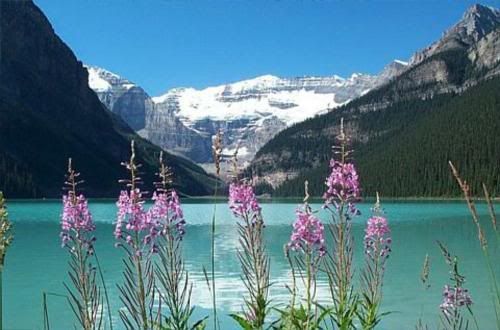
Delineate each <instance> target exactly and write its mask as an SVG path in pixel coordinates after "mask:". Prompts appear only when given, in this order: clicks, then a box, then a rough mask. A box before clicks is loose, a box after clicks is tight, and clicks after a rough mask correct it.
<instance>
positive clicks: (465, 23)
mask: <svg viewBox="0 0 500 330" xmlns="http://www.w3.org/2000/svg"><path fill="white" fill-rule="evenodd" d="M498 28H500V10H499V9H497V8H493V7H487V6H483V5H480V4H475V5H473V6H471V7H469V9H467V10H466V11H465V13H464V14H463V16H462V18H461V19H460V20H459V21H458V22H457V23H456V24H455V25H453V26H452V27H451V28H449V29H448V30H447V31H446V32H445V33H444V34H443V36H442V38H441V39H439V40H438V41H436V42H434V43H433V44H432V45H430V46H429V47H427V48H425V49H423V50H422V51H419V52H417V53H415V54H414V55H413V56H412V58H411V59H410V65H414V64H417V63H420V62H422V61H423V60H424V59H426V58H428V57H430V56H432V55H434V54H437V53H440V52H444V51H447V50H450V49H469V48H470V47H472V46H474V45H475V44H477V43H478V42H479V41H480V40H481V39H483V38H484V37H485V36H486V35H488V34H490V33H491V32H493V31H495V30H496V29H498Z"/></svg>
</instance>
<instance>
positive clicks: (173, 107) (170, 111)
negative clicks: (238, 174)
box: [89, 61, 406, 163]
mask: <svg viewBox="0 0 500 330" xmlns="http://www.w3.org/2000/svg"><path fill="white" fill-rule="evenodd" d="M405 67H406V64H405V63H404V62H401V61H395V62H393V63H391V64H390V65H388V66H387V67H386V68H385V69H384V71H383V72H382V73H381V74H380V75H378V76H370V75H363V74H353V75H352V76H351V77H349V78H347V79H344V78H341V77H338V76H332V77H298V78H278V77H275V76H271V75H267V76H261V77H257V78H255V79H250V80H245V81H240V82H236V83H232V84H226V85H221V86H215V87H209V88H206V89H203V90H196V89H193V88H175V89H172V90H169V91H168V92H167V93H166V94H164V95H162V96H159V97H154V98H152V102H153V105H152V106H151V107H149V106H148V107H145V108H144V112H145V114H144V116H145V120H144V129H141V128H136V130H138V131H139V133H140V134H141V136H143V137H145V138H147V139H149V140H150V141H152V142H153V143H155V144H157V145H159V146H161V147H163V148H166V149H168V150H170V151H172V152H174V153H177V154H181V155H184V156H186V157H188V158H190V159H192V160H194V161H196V162H198V163H206V162H210V161H211V159H212V155H211V148H210V146H211V137H212V136H213V135H214V134H215V133H216V132H217V130H219V129H222V130H223V131H224V146H225V152H227V153H231V152H233V151H234V150H235V148H236V147H237V146H238V147H239V155H240V159H242V160H244V161H249V160H251V159H252V158H253V156H254V155H255V153H256V152H257V150H259V148H260V147H261V146H263V145H264V144H265V143H266V142H267V141H269V140H270V139H271V138H272V137H273V136H275V135H276V134H277V133H279V132H280V131H281V130H283V129H285V128H286V127H288V126H290V125H292V124H294V123H297V122H300V121H302V120H304V119H306V118H309V117H313V116H315V115H317V114H321V113H324V112H326V111H327V110H328V109H332V108H335V107H337V106H339V105H342V104H345V103H347V102H349V101H350V100H352V99H354V98H356V97H358V96H360V95H363V94H364V93H366V92H368V91H369V90H371V89H372V88H374V87H375V86H378V85H381V84H383V83H385V82H387V81H389V80H390V79H392V78H393V77H395V76H396V75H398V74H400V73H401V72H402V71H404V68H405ZM89 72H90V73H92V72H95V73H96V74H95V75H96V76H97V77H98V78H99V79H92V74H91V76H90V81H89V84H90V86H91V87H92V88H93V89H94V90H95V91H96V92H97V94H98V95H99V97H100V99H101V101H102V102H103V103H104V104H106V105H107V106H108V108H110V109H111V110H112V111H113V112H115V113H119V114H121V116H122V117H123V118H124V119H126V120H127V118H129V117H128V116H130V114H131V113H133V114H134V115H135V114H137V117H138V116H139V111H135V108H133V107H132V106H131V105H129V104H128V103H125V102H123V103H120V104H119V103H118V102H116V100H117V99H120V98H123V95H127V94H126V93H125V94H123V92H122V91H123V90H124V89H127V88H130V87H129V86H134V87H137V86H136V85H134V84H132V83H131V82H130V81H128V80H126V79H124V78H121V77H119V76H117V75H116V74H113V73H111V72H108V71H106V70H103V69H99V68H95V67H91V68H89ZM140 103H141V104H142V103H144V104H150V103H151V102H150V99H149V98H146V99H144V100H143V99H142V98H140ZM137 117H135V116H134V118H137Z"/></svg>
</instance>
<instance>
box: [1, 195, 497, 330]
mask: <svg viewBox="0 0 500 330" xmlns="http://www.w3.org/2000/svg"><path fill="white" fill-rule="evenodd" d="M296 206H297V205H296V204H294V203H278V202H275V203H266V204H264V205H263V214H264V217H265V221H266V223H267V227H266V241H267V247H268V251H269V253H270V256H271V276H272V282H273V283H274V285H273V286H272V289H271V296H272V297H273V300H274V302H275V303H276V304H279V303H284V302H286V301H287V299H288V296H287V291H286V289H285V287H284V285H285V283H289V282H290V271H289V269H288V267H287V262H286V259H285V258H284V256H283V245H284V244H285V243H286V242H287V240H288V238H289V235H290V229H291V223H292V221H293V219H294V209H295V207H296ZM320 206H321V205H320V204H314V205H313V207H315V208H316V209H318V210H319V209H320ZM370 206H371V205H369V204H361V205H360V208H361V211H362V216H361V217H359V218H357V219H356V220H355V221H354V226H353V229H354V235H355V238H356V242H357V244H356V245H357V250H356V256H357V259H356V263H357V264H361V262H362V260H361V255H362V251H361V248H362V247H361V245H362V237H363V227H364V222H365V221H366V219H367V217H368V216H369V214H370V213H369V208H370ZM384 207H385V211H386V214H387V216H388V218H389V221H390V224H391V228H392V236H393V253H392V255H391V258H390V259H389V260H388V266H387V274H386V277H385V286H384V301H383V310H384V311H391V312H392V313H391V314H390V315H389V316H387V317H386V318H385V319H384V321H383V323H382V324H381V326H380V329H414V324H415V322H416V320H417V318H418V317H419V316H420V315H423V318H424V319H426V320H427V321H428V323H429V325H430V326H431V328H436V324H437V321H438V305H439V304H440V301H441V290H442V287H443V285H444V284H445V283H446V282H447V279H448V273H447V268H446V265H445V263H444V261H443V258H442V257H441V255H440V253H439V250H438V248H437V245H436V240H441V241H443V242H445V243H446V244H447V245H448V247H449V249H450V250H451V251H452V253H454V254H457V255H459V257H460V265H461V267H462V271H463V274H464V275H465V276H466V277H467V283H466V286H467V287H468V288H469V289H470V291H471V294H472V297H473V299H474V311H475V314H476V316H477V318H478V321H479V325H480V328H481V329H493V328H494V322H495V316H494V311H493V309H492V296H491V293H490V282H489V278H488V274H487V272H486V268H485V263H484V258H483V256H482V254H481V251H480V249H479V246H478V242H477V239H476V231H475V229H474V226H473V225H472V224H471V221H470V218H469V217H468V212H467V208H466V206H465V205H464V204H463V203H459V202H418V203H417V202H397V203H385V205H384ZM60 211H61V208H60V204H59V203H58V202H49V201H47V202H29V201H18V202H14V201H12V202H10V203H9V214H10V218H11V220H12V221H13V222H14V226H15V241H14V244H13V246H12V248H11V249H10V250H9V253H8V255H7V260H6V269H5V273H4V322H6V325H7V326H6V328H7V329H42V308H41V306H42V292H50V293H56V294H65V291H64V288H63V286H62V282H63V281H64V280H67V275H66V271H67V270H66V262H67V254H66V251H65V250H64V249H61V247H60V241H59V214H60ZM91 211H92V213H93V215H94V220H95V221H96V222H97V235H96V236H97V245H96V249H97V252H98V254H99V257H100V259H101V263H102V267H103V269H104V272H105V277H106V283H107V286H108V290H109V291H110V295H111V297H110V299H111V304H112V307H113V311H116V310H117V309H118V308H120V303H119V298H118V296H117V289H116V283H121V280H122V276H121V257H122V251H121V250H120V249H117V248H115V247H114V238H113V235H112V232H113V225H112V223H113V221H114V216H115V212H116V208H115V205H114V203H113V202H111V201H110V202H103V201H93V202H92V203H91ZM184 211H185V217H186V220H187V221H188V223H189V226H188V227H187V234H186V237H185V240H184V250H185V251H184V252H185V256H186V263H187V269H188V270H189V273H190V278H191V279H192V280H193V281H194V289H193V301H194V303H195V305H196V307H197V308H196V316H204V315H210V310H209V309H210V306H211V300H210V295H209V293H208V290H207V288H206V283H205V280H204V277H203V271H202V269H203V266H205V267H207V269H208V268H209V265H210V225H209V223H210V219H211V213H212V211H213V205H211V204H209V203H206V202H203V201H187V202H185V203H184ZM480 212H481V213H482V214H484V215H486V209H485V208H484V207H480ZM319 214H320V216H321V218H322V219H324V220H326V219H327V218H328V217H327V214H326V213H324V211H320V212H319ZM483 219H484V221H485V224H484V226H485V228H487V229H489V228H491V227H490V226H489V223H486V221H487V218H486V217H483ZM217 221H218V227H217V238H216V254H217V255H216V258H217V259H216V263H217V265H216V276H217V299H218V306H219V308H220V309H221V311H220V312H219V313H220V314H222V315H227V314H228V313H229V312H230V311H239V310H240V309H241V303H242V302H241V296H242V293H243V292H244V287H243V285H242V283H241V281H240V277H239V276H240V270H239V264H238V261H237V258H236V248H237V246H238V239H237V230H236V227H235V226H234V219H233V218H232V217H231V214H230V212H229V210H228V209H227V206H226V204H224V203H221V204H218V205H217ZM489 235H490V239H493V237H492V236H491V233H489ZM426 253H428V254H429V256H430V258H431V275H430V278H431V289H430V290H428V291H424V290H423V289H422V286H421V284H420V282H419V274H420V271H421V267H422V263H423V260H424V257H425V255H426ZM499 256H500V254H499V251H498V250H496V251H494V252H493V258H494V259H495V261H500V258H499ZM499 265H500V262H497V265H496V266H495V267H497V268H498V270H497V271H500V266H499ZM358 274H359V273H358ZM325 285H326V284H325V281H324V279H320V283H319V290H318V298H319V299H320V300H322V301H326V302H328V291H327V290H326V286H325ZM48 307H49V319H50V323H51V329H56V330H58V329H61V330H63V329H71V328H73V324H74V319H73V316H72V313H71V311H70V310H69V308H68V307H67V306H66V304H65V301H64V299H63V298H59V297H57V296H49V301H48ZM114 318H115V321H116V322H115V323H116V325H117V326H115V328H119V329H121V327H120V322H119V319H118V314H117V313H115V314H114ZM221 322H222V325H223V329H237V327H236V326H235V324H234V323H233V322H232V321H231V320H230V319H228V318H227V316H223V317H222V320H221Z"/></svg>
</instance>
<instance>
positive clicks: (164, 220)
mask: <svg viewBox="0 0 500 330" xmlns="http://www.w3.org/2000/svg"><path fill="white" fill-rule="evenodd" d="M152 199H153V201H154V204H153V206H152V207H151V209H150V210H149V214H150V216H151V218H152V219H154V220H155V221H156V223H157V225H158V226H160V227H161V228H162V229H161V230H162V235H166V234H168V233H169V234H172V235H174V236H175V237H176V238H177V239H179V240H181V239H182V237H183V236H184V233H185V225H186V221H185V220H184V214H183V212H182V208H181V203H180V200H179V196H178V195H177V192H176V191H175V190H170V191H169V192H168V193H164V192H161V193H156V192H155V193H154V194H153V198H152Z"/></svg>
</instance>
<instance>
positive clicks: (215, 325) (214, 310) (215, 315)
mask: <svg viewBox="0 0 500 330" xmlns="http://www.w3.org/2000/svg"><path fill="white" fill-rule="evenodd" d="M217 189H218V181H217V180H216V181H215V189H214V213H213V217H212V242H211V244H212V246H211V263H212V307H213V314H214V330H217V329H218V323H219V322H218V319H217V301H216V294H215V222H216V213H217Z"/></svg>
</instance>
